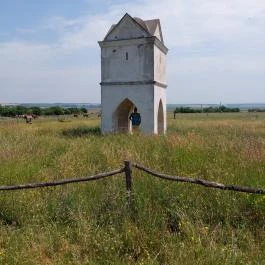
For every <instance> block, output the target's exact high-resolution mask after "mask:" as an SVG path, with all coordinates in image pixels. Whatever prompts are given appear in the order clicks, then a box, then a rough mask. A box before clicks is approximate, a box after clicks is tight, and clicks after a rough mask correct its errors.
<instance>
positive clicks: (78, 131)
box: [62, 126, 101, 137]
mask: <svg viewBox="0 0 265 265" xmlns="http://www.w3.org/2000/svg"><path fill="white" fill-rule="evenodd" d="M62 135H63V136H66V137H83V136H88V135H96V136H100V135H101V130H100V128H99V127H86V126H83V127H78V128H71V129H67V130H63V131H62Z"/></svg>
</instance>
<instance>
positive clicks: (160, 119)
mask: <svg viewBox="0 0 265 265" xmlns="http://www.w3.org/2000/svg"><path fill="white" fill-rule="evenodd" d="M164 131H165V122H164V109H163V104H162V100H161V99H160V102H159V106H158V115H157V132H158V134H162V133H164Z"/></svg>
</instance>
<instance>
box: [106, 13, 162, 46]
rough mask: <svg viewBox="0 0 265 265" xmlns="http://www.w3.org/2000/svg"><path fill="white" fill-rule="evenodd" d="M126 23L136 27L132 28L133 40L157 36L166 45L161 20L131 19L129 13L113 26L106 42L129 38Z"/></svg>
mask: <svg viewBox="0 0 265 265" xmlns="http://www.w3.org/2000/svg"><path fill="white" fill-rule="evenodd" d="M126 23H130V24H133V25H134V26H135V27H134V28H132V27H131V28H130V31H131V32H130V33H131V34H130V35H131V38H139V37H151V36H155V37H157V38H158V39H159V40H160V41H161V42H162V43H164V42H163V36H162V31H161V25H160V20H159V19H152V20H146V21H144V20H142V19H141V18H138V17H131V16H130V15H129V14H128V13H126V14H125V15H124V16H123V17H122V18H121V20H120V21H119V22H118V23H117V24H113V25H112V26H111V28H110V29H109V31H108V33H107V34H106V36H105V38H104V40H115V39H124V38H126V37H127V38H128V34H125V30H126V25H125V24H126ZM123 27H124V30H123ZM127 30H128V28H127ZM127 33H128V32H127Z"/></svg>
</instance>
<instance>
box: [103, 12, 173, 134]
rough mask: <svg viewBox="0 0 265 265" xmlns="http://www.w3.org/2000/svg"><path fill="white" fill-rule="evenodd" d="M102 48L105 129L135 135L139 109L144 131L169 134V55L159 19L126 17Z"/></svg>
mask: <svg viewBox="0 0 265 265" xmlns="http://www.w3.org/2000/svg"><path fill="white" fill-rule="evenodd" d="M99 45H100V47H101V83H100V84H101V107H102V120H101V129H102V132H103V133H109V132H119V131H128V132H130V131H131V122H130V120H129V116H130V114H131V112H133V109H134V107H137V109H138V112H139V113H140V114H141V119H142V122H141V125H140V131H141V132H144V133H155V134H158V133H159V134H162V133H165V132H166V87H167V85H166V76H165V71H166V54H167V51H168V49H167V47H166V46H165V45H164V42H163V36H162V31H161V26H160V21H159V19H153V20H146V21H143V20H141V19H140V18H133V17H131V16H130V15H128V14H125V15H124V16H123V17H122V19H121V20H120V21H119V22H118V23H117V24H115V25H112V27H111V28H110V30H109V32H108V33H107V35H106V36H105V38H104V40H103V41H99Z"/></svg>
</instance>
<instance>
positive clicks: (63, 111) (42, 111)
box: [0, 105, 87, 117]
mask: <svg viewBox="0 0 265 265" xmlns="http://www.w3.org/2000/svg"><path fill="white" fill-rule="evenodd" d="M80 113H87V109H86V108H84V107H82V108H63V107H59V106H53V107H48V108H40V107H25V106H21V105H18V106H1V105H0V116H3V117H15V116H17V115H32V114H34V115H37V116H41V115H44V116H48V115H67V114H68V115H69V114H80Z"/></svg>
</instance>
